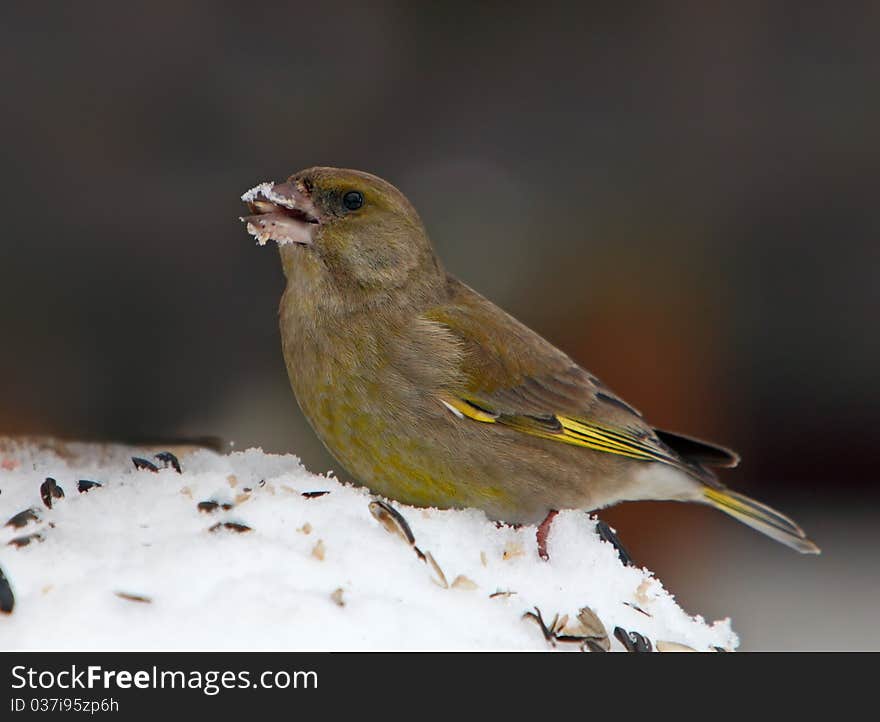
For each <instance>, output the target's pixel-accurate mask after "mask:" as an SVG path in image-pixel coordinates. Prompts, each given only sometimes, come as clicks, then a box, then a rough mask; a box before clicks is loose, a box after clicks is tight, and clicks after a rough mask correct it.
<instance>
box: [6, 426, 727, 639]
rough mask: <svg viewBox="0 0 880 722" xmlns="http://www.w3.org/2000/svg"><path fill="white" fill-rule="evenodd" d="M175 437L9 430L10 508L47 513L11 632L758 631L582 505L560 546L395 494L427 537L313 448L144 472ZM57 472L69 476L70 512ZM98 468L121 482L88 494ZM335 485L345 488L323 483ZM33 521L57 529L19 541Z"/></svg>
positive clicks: (10, 564)
mask: <svg viewBox="0 0 880 722" xmlns="http://www.w3.org/2000/svg"><path fill="white" fill-rule="evenodd" d="M158 451H160V449H144V448H135V447H125V446H117V445H114V446H98V445H86V444H63V443H58V442H45V441H42V442H36V443H21V442H10V441H8V440H7V441H6V442H5V444H4V443H2V440H0V490H2V493H0V523H4V522H5V520H6V519H8V518H10V517H12V516H13V515H15V514H17V513H18V512H21V511H23V510H25V509H27V508H33V509H34V510H36V514H37V515H38V516H39V521H31V522H30V523H28V524H27V525H26V526H23V527H21V528H12V527H10V526H4V527H0V570H2V572H4V573H5V575H6V577H7V579H8V580H9V584H10V586H11V589H12V591H13V592H14V595H15V607H14V610H13V611H12V613H11V614H0V648H2V649H5V650H10V649H15V650H18V649H175V650H177V649H224V650H230V649H267V650H268V649H273V650H274V649H287V650H303V649H305V650H347V649H389V650H396V649H462V650H477V649H479V650H486V649H505V650H546V649H554V648H555V649H559V650H577V649H579V648H580V646H581V645H579V644H576V643H571V642H563V641H558V642H555V646H554V643H550V642H548V641H547V640H545V638H544V636H543V634H542V632H541V629H540V628H539V626H538V624H536V623H535V620H534V618H529V617H525V618H524V614H525V613H527V612H534V611H535V608H537V609H538V610H540V613H541V615H542V618H543V619H544V620H545V621H546V623H547V624H548V625H551V624H552V620H553V619H554V616H555V615H557V614H558V615H559V617H560V619H563V617H564V616H565V615H567V616H568V622H567V625H566V628H565V629H564V630H563V631H562V634H569V635H572V634H581V635H584V634H585V630H584V629H583V628H582V626H581V625H579V624H578V622H577V615H578V611H579V610H580V609H582V608H584V607H589V608H590V610H592V612H593V613H594V614H595V615H596V616H598V618H599V619H600V620H601V622H602V623H603V624H604V627H605V629H606V630H607V636H608V637H609V638H610V647H611V649H612V650H620V649H623V647H622V645H621V643H620V642H619V641H618V640H617V639H616V638H615V637H614V635H613V630H614V628H615V627H617V626H619V627H621V628H622V629H624V630H628V631H634V632H638V633H639V634H641V635H643V636H644V637H646V638H647V639H649V640H650V641H651V642H652V644H653V646H654V647H655V648H656V647H658V646H659V647H660V648H661V649H677V648H678V645H685V646H686V647H691V648H695V649H698V650H710V649H712V648H714V647H723V648H726V649H733V648H735V647H736V646H737V644H738V640H737V637H736V635H735V634H734V633H733V632H732V631H731V628H730V623H729V620H724V621H721V622H715V623H714V624H711V625H709V624H706V623H705V622H704V621H703V620H702V619H701V618H700V617H691V616H689V615H688V614H686V613H685V612H684V611H683V610H681V609H680V608H679V607H678V606H677V605H676V603H675V601H674V599H673V597H672V596H671V595H670V594H669V593H668V592H667V591H666V590H664V588H663V587H662V585H661V584H660V582H659V581H658V580H656V579H655V578H654V577H653V576H652V575H651V573H650V572H649V571H647V570H645V569H637V568H634V567H625V566H623V565H622V564H621V562H620V560H619V558H618V556H617V552H616V550H615V549H614V547H613V546H612V545H610V544H608V543H607V542H604V541H601V540H600V539H599V537H598V536H597V534H596V531H595V519H593V518H591V517H589V516H588V515H586V514H584V513H581V512H572V511H569V512H562V513H560V514H559V516H558V517H556V519H555V521H554V523H553V527H552V529H551V531H550V535H549V540H548V551H549V554H550V560H549V562H545V561H543V560H541V559H540V558H539V556H538V553H537V547H536V544H535V527H533V526H531V527H529V526H526V527H522V528H520V529H513V528H509V527H500V528H499V527H497V526H496V525H495V524H494V523H492V522H490V521H488V520H487V519H486V517H485V516H484V515H483V514H482V513H481V512H479V511H476V510H460V511H440V510H436V509H416V508H412V507H406V506H403V505H400V504H397V503H395V502H387V503H389V504H390V505H391V506H392V507H393V508H394V509H396V510H397V511H398V512H399V513H400V514H401V515H402V516H403V518H404V519H405V520H406V522H407V523H408V525H409V527H410V528H411V530H412V534H413V536H414V538H415V539H414V545H410V543H408V542H407V541H406V539H405V538H404V535H402V534H398V533H394V531H395V523H394V521H393V517H391V516H390V515H389V514H388V513H387V512H384V511H383V510H382V507H381V506H379V505H377V504H373V505H372V511H371V501H373V500H375V499H376V497H374V496H372V495H371V494H370V493H369V491H368V490H366V489H364V488H360V487H355V486H350V485H344V484H342V483H340V482H339V481H337V480H336V479H334V478H333V477H332V476H319V475H315V474H312V473H310V472H309V471H307V470H306V469H304V468H303V466H302V465H301V464H300V462H299V460H298V459H297V458H296V457H295V456H289V455H287V456H284V455H272V454H266V453H263V452H262V451H261V450H259V449H249V450H247V451H244V452H235V453H229V454H218V453H216V452H214V451H210V450H207V449H195V450H192V449H191V450H189V451H187V452H186V453H184V451H183V450H180V449H175V451H176V452H177V453H178V454H179V457H180V462H181V465H182V468H183V473H182V474H178V473H177V472H176V471H175V470H174V469H173V468H171V467H170V466H169V467H168V468H160V469H159V471H157V472H152V471H150V470H147V469H144V470H136V469H135V468H134V465H133V464H132V461H131V457H132V456H138V457H143V458H146V459H148V460H150V461H152V462H153V463H154V464H156V465H157V466H159V467H161V466H162V464H161V462H159V461H158V460H157V459H156V458H155V456H154V455H155V453H157V452H158ZM46 477H51V478H54V479H56V480H57V482H58V485H59V486H60V487H61V488H62V489H63V492H64V497H63V498H57V499H53V500H52V508H51V509H48V508H46V506H45V505H44V502H43V501H41V496H40V486H41V484H43V483H44V482H45V479H46ZM80 479H86V480H91V481H97V482H100V483H101V484H102V486H101V487H94V488H92V489H90V490H89V491H88V492H86V493H80V492H78V491H77V481H78V480H80ZM49 486H50V485H47V486H46V487H44V488H45V489H46V490H48V489H49ZM316 491H327V492H329V493H328V494H324V495H320V496H318V495H312V496H311V497H310V498H309V497H305V496H303V493H304V492H316ZM199 502H216V504H217V506H216V507H214V505H212V504H203V505H202V506H204V507H212V508H213V511H200V510H199V508H198V504H199ZM224 505H228V506H229V508H228V509H224V508H223V506H224ZM377 517H379V518H377ZM383 520H384V523H383ZM226 524H229V526H225V525H226ZM218 525H219V526H218ZM236 525H244V526H236ZM245 527H247V528H249V530H247V529H245ZM236 529H238V531H237V530H236ZM389 529H390V531H389ZM32 534H38V535H39V537H40V538H41V540H38V539H37V538H32V540H31V542H30V543H29V544H27V545H24V546H16V545H15V544H9V542H10V541H12V540H13V539H21V538H22V537H26V536H28V535H32ZM432 560H434V562H435V563H436V567H438V568H439V569H437V568H435V567H434V565H432V563H431V562H432ZM443 577H445V581H446V585H445V588H444V585H443V582H442V578H443ZM0 582H2V580H0ZM589 618H590V615H589V613H587V616H586V617H584V619H589ZM563 621H565V620H564V619H563ZM558 626H560V627H561V626H562V623H560V624H559V625H558ZM599 642H600V643H601V644H604V645H605V646H607V645H608V643H607V642H602V641H601V640H599Z"/></svg>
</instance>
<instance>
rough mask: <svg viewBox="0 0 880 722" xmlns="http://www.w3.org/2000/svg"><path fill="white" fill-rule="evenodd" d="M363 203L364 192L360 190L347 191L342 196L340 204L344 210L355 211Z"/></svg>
mask: <svg viewBox="0 0 880 722" xmlns="http://www.w3.org/2000/svg"><path fill="white" fill-rule="evenodd" d="M363 204H364V194H363V193H361V192H360V191H348V192H347V193H346V194H345V195H344V196H342V205H344V206H345V208H346V210H349V211H356V210H357V209H358V208H360V207H361V206H362V205H363Z"/></svg>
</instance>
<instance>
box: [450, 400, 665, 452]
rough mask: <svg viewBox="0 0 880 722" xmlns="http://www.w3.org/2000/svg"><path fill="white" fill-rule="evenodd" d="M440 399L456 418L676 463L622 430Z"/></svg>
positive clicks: (573, 443) (554, 416) (567, 418)
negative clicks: (505, 412)
mask: <svg viewBox="0 0 880 722" xmlns="http://www.w3.org/2000/svg"><path fill="white" fill-rule="evenodd" d="M440 400H441V402H442V403H443V405H444V406H446V408H448V409H449V410H450V411H451V412H452V413H454V414H455V415H456V416H458V417H459V418H468V419H473V420H474V421H480V422H483V423H488V424H502V425H503V426H508V427H510V428H512V429H516V430H517V431H521V432H523V433H526V434H531V435H532V436H538V437H540V438H542V439H550V440H551V441H559V442H561V443H565V444H572V445H574V446H583V447H585V448H588V449H593V450H594V451H603V452H606V453H609V454H617V455H618V456H626V457H628V458H631V459H639V460H641V461H662V462H665V463H671V464H674V463H676V461H675V459H674V458H672V457H670V456H668V455H667V454H664V453H663V451H661V450H660V449H658V448H657V447H656V446H654V445H652V444H651V443H650V441H646V440H642V439H640V438H637V437H636V436H634V435H632V434H630V433H628V432H626V431H625V430H618V429H612V428H608V427H605V426H601V425H598V424H595V423H592V422H587V421H584V420H582V419H574V418H571V417H568V416H560V415H552V416H527V415H518V414H499V413H495V412H492V411H489V410H487V409H484V408H482V407H480V406H477V405H476V404H474V403H471V402H470V401H466V400H465V399H460V398H456V397H452V396H443V397H442V398H441V399H440Z"/></svg>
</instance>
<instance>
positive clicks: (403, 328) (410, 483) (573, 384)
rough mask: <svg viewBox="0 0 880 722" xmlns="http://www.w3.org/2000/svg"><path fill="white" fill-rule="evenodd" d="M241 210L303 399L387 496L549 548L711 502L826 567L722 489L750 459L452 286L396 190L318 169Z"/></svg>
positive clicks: (792, 528)
mask: <svg viewBox="0 0 880 722" xmlns="http://www.w3.org/2000/svg"><path fill="white" fill-rule="evenodd" d="M242 200H243V201H244V202H245V203H246V204H247V206H248V209H249V215H247V216H245V217H243V218H242V221H244V222H245V223H246V227H247V230H248V231H249V232H250V233H251V234H252V235H254V236H255V237H256V238H257V240H258V241H259V242H260V244H265V243H266V242H267V241H269V240H273V241H275V242H277V244H278V246H279V250H280V255H281V264H282V266H283V270H284V274H285V276H286V281H287V283H286V289H285V291H284V294H283V297H282V299H281V305H280V310H279V316H280V326H281V343H282V349H283V353H284V360H285V362H286V365H287V372H288V376H289V378H290V384H291V386H292V387H293V392H294V394H295V395H296V399H297V401H298V403H299V405H300V407H301V409H302V411H303V413H304V414H305V416H306V418H307V419H308V420H309V422H310V423H311V425H312V427H313V428H314V430H315V432H316V433H317V435H318V436H319V437H320V439H321V441H322V442H323V443H324V445H325V446H326V447H327V448H328V449H329V451H330V452H331V453H332V454H333V456H334V457H335V458H336V459H337V460H338V461H339V462H340V463H341V464H342V466H344V467H345V468H346V469H347V470H348V471H349V472H350V473H351V474H352V475H353V476H354V478H355V479H356V480H358V481H359V482H360V483H362V484H364V485H366V486H367V487H369V488H370V489H371V490H372V491H374V492H376V493H378V494H381V495H383V496H386V497H389V498H391V499H396V500H398V501H400V502H402V503H404V504H411V505H415V506H431V507H439V508H462V507H476V508H478V509H482V510H483V511H484V512H485V513H486V514H487V515H488V516H489V517H490V518H492V519H495V520H498V521H503V522H508V523H513V524H532V523H538V522H541V521H542V520H543V523H542V524H541V526H540V527H539V547H540V546H541V545H542V543H543V542H544V540H545V539H546V533H547V530H548V529H549V523H550V521H551V520H552V518H553V515H554V514H555V513H556V512H557V511H558V510H561V509H583V510H596V509H600V508H602V507H606V506H609V505H611V504H615V503H617V502H621V501H629V500H641V499H656V500H674V501H688V502H698V503H702V504H708V505H710V506H713V507H715V508H716V509H719V510H721V511H723V512H725V513H726V514H729V515H730V516H732V517H734V518H736V519H738V520H739V521H741V522H743V523H745V524H747V525H749V526H750V527H752V528H754V529H756V530H758V531H760V532H763V533H764V534H766V535H767V536H769V537H771V538H773V539H775V540H777V541H779V542H782V543H783V544H786V545H788V546H790V547H792V548H793V549H796V550H798V551H800V552H804V553H818V551H819V548H818V547H817V546H816V545H815V544H813V542H811V541H810V540H809V539H808V538H807V536H806V535H805V534H804V532H803V531H802V530H801V528H800V527H799V526H798V525H797V524H796V523H795V522H794V521H792V520H791V519H789V518H788V517H786V516H785V515H783V514H781V513H780V512H778V511H775V510H774V509H771V508H770V507H768V506H766V505H764V504H761V503H759V502H757V501H755V500H753V499H750V498H749V497H747V496H744V495H742V494H738V493H737V492H735V491H732V490H730V489H728V488H727V487H726V486H724V485H723V484H722V483H721V482H719V480H718V478H717V477H716V475H715V473H714V472H713V468H718V467H720V468H724V467H733V466H736V464H737V463H738V460H739V459H738V457H737V455H736V454H735V453H733V452H732V451H730V450H728V449H725V448H723V447H721V446H717V445H715V444H712V443H708V442H705V441H700V440H698V439H695V438H692V437H689V436H683V435H681V434H677V433H672V432H669V431H662V430H660V429H656V428H653V427H652V426H651V425H650V424H649V423H648V422H646V421H645V420H644V419H643V418H642V415H641V414H640V413H639V412H638V411H637V410H636V409H634V408H633V407H632V406H630V405H629V404H628V403H627V402H626V401H624V400H623V399H622V398H621V397H620V396H618V395H617V394H615V393H614V392H613V391H612V390H611V389H610V388H608V387H607V386H605V385H604V384H603V383H602V382H601V381H600V380H599V379H598V378H596V377H595V376H594V375H593V374H591V373H589V372H588V371H586V370H585V369H583V368H582V367H581V366H579V365H578V364H577V363H576V362H575V361H573V360H572V359H571V358H570V357H569V356H567V355H566V354H565V353H563V352H562V351H560V350H559V349H557V348H556V347H554V346H553V345H552V344H551V343H549V342H548V341H546V340H545V339H543V338H542V337H541V336H539V335H538V334H537V333H535V332H534V331H532V330H531V329H529V328H527V327H526V326H525V325H523V324H522V323H520V322H519V321H517V320H516V319H515V318H513V317H512V316H510V315H508V314H507V313H505V312H504V311H503V310H501V309H500V308H498V307H497V306H495V305H494V304H493V303H491V302H490V301H488V300H486V299H485V298H483V297H482V296H481V295H480V294H478V293H477V292H476V291H474V290H472V289H471V288H469V287H468V286H466V285H465V284H464V283H462V282H461V281H458V280H457V279H455V278H454V277H452V276H451V275H450V274H448V273H447V272H446V271H445V270H444V268H443V265H442V264H441V262H440V260H439V259H438V257H437V255H436V253H435V251H434V248H433V246H432V244H431V241H430V239H429V237H428V234H427V232H426V230H425V227H424V225H423V224H422V221H421V219H420V218H419V214H418V213H417V212H416V210H415V208H414V207H413V206H412V205H411V204H410V202H409V201H408V200H407V198H406V197H405V196H404V195H403V194H402V193H401V192H400V191H399V190H397V188H395V187H394V186H392V185H391V184H390V183H388V182H386V181H384V180H382V179H381V178H378V177H376V176H374V175H370V174H369V173H363V172H360V171H354V170H344V169H339V168H320V167H319V168H309V169H307V170H304V171H301V172H299V173H296V174H294V175H292V176H290V178H288V179H287V180H286V181H284V182H282V183H262V184H260V185H258V186H257V187H255V188H253V189H251V190H250V191H248V192H247V193H245V194H244V195H243V196H242ZM542 531H543V534H544V537H543V539H542V536H541V532H542ZM542 554H543V551H542Z"/></svg>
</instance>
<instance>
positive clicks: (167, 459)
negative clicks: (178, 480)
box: [156, 451, 183, 474]
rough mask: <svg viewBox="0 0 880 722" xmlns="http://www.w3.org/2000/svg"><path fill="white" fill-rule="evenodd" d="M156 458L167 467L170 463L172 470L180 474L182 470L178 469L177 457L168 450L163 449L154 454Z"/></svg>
mask: <svg viewBox="0 0 880 722" xmlns="http://www.w3.org/2000/svg"><path fill="white" fill-rule="evenodd" d="M156 458H157V459H158V460H159V461H161V462H162V465H163V466H164V467H165V468H166V469H167V468H168V465H169V464H170V465H171V466H172V467H173V468H174V471H176V472H177V473H178V474H182V473H183V472H182V471H181V470H180V461H178V459H177V457H176V456H175V455H174V454H172V453H171V452H170V451H163V452H161V453H159V454H156Z"/></svg>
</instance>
